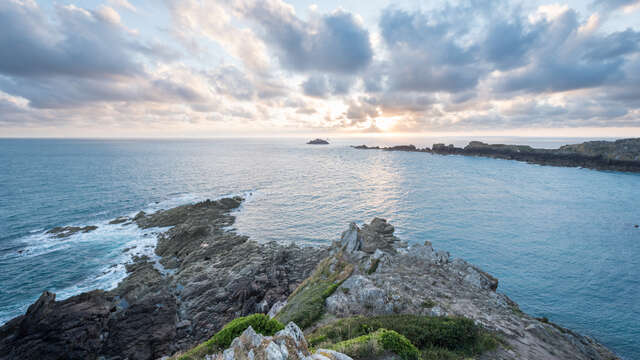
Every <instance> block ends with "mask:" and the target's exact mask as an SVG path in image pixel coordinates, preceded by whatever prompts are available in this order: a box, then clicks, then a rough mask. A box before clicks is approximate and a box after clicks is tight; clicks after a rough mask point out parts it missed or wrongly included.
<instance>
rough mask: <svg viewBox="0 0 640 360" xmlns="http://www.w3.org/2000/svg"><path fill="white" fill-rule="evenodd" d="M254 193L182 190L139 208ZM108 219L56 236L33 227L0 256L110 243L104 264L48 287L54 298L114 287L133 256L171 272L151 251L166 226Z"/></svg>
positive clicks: (149, 209)
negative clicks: (14, 247)
mask: <svg viewBox="0 0 640 360" xmlns="http://www.w3.org/2000/svg"><path fill="white" fill-rule="evenodd" d="M257 194H258V193H257V192H256V191H254V190H248V191H245V192H242V193H235V194H225V195H221V196H218V197H214V198H211V197H206V196H201V195H197V194H190V193H185V194H179V195H178V196H175V197H172V198H169V199H167V200H164V201H160V202H155V203H152V204H149V205H147V206H146V207H144V208H143V209H142V211H144V212H146V213H148V214H150V213H154V212H156V211H159V210H165V209H170V208H174V207H176V206H180V205H186V204H194V203H196V202H199V201H204V200H206V199H211V200H219V199H223V198H227V197H233V196H241V197H243V198H244V199H245V201H252V200H254V199H255V197H256V195H257ZM239 211H240V208H238V209H236V210H235V211H234V213H237V212H239ZM138 212H139V211H134V212H132V213H130V214H128V215H127V216H128V217H129V218H132V217H134V216H135V215H136V214H137V213H138ZM111 220H112V219H109V220H104V221H100V222H97V223H93V224H69V225H67V226H79V227H84V226H87V225H94V226H97V227H98V228H97V229H95V230H93V231H90V232H87V233H83V232H77V233H75V234H73V235H71V236H69V237H65V238H56V237H55V236H54V235H53V234H47V233H46V231H47V230H48V229H47V230H45V229H38V230H34V231H32V232H31V234H30V235H28V236H26V237H25V238H23V239H21V242H22V243H23V244H24V247H23V248H22V249H21V250H20V251H19V252H12V253H7V254H5V255H3V256H2V259H5V258H7V257H33V256H43V255H46V254H49V253H52V252H56V251H70V250H71V249H73V248H74V247H77V246H81V245H86V244H95V245H96V246H105V245H113V248H112V249H109V250H108V251H107V254H106V256H105V257H104V258H105V260H106V261H105V263H104V265H103V266H101V267H100V268H98V269H96V271H95V274H94V275H93V276H88V277H86V278H85V279H83V280H82V281H80V282H79V283H77V284H74V285H72V286H69V287H65V288H61V289H50V290H51V291H54V292H55V293H56V294H57V298H58V299H65V298H68V297H71V296H73V295H77V294H79V293H82V292H85V291H91V290H95V289H103V290H111V289H113V288H115V287H116V286H117V285H118V283H119V282H120V281H122V280H123V279H124V278H125V277H126V276H127V271H126V267H125V265H126V264H128V263H132V262H133V259H134V257H143V256H147V257H148V258H149V259H150V261H152V262H153V263H154V267H155V268H156V269H157V270H158V271H159V272H160V273H161V274H163V275H165V276H170V275H173V274H174V272H175V270H172V269H165V268H164V267H163V266H162V264H160V262H159V260H160V257H159V256H158V255H156V254H155V248H156V245H157V240H158V235H159V234H160V233H162V232H165V231H167V230H168V229H169V227H166V228H149V229H141V228H139V227H138V226H137V224H135V223H134V222H132V221H127V222H125V223H121V224H109V221H111ZM25 309H26V305H25Z"/></svg>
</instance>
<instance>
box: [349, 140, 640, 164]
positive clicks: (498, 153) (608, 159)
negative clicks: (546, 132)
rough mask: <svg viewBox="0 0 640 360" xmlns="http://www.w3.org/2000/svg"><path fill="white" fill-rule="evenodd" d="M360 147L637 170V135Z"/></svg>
mask: <svg viewBox="0 0 640 360" xmlns="http://www.w3.org/2000/svg"><path fill="white" fill-rule="evenodd" d="M352 147H353V148H355V149H360V150H385V151H411V152H428V153H433V154H438V155H466V156H482V157H490V158H496V159H507V160H517V161H524V162H528V163H531V164H539V165H551V166H565V167H583V168H588V169H595V170H612V171H627V172H640V138H635V139H621V140H616V141H587V142H583V143H581V144H573V145H564V146H561V147H560V148H559V149H537V148H533V147H531V146H527V145H504V144H487V143H483V142H480V141H471V142H470V143H469V144H468V145H467V146H465V147H464V148H459V147H455V146H453V145H452V144H449V145H445V144H434V145H433V147H432V148H428V147H425V148H422V149H420V148H417V147H416V146H414V145H398V146H391V147H379V146H373V147H370V146H367V145H359V146H352Z"/></svg>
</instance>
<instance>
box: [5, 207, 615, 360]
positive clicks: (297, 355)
mask: <svg viewBox="0 0 640 360" xmlns="http://www.w3.org/2000/svg"><path fill="white" fill-rule="evenodd" d="M241 203H242V199H241V198H226V199H221V200H217V201H209V200H207V201H204V202H201V203H197V204H193V205H185V206H180V207H176V208H173V209H169V210H164V211H159V212H157V213H154V214H145V213H140V214H138V215H136V216H135V217H134V218H133V219H130V220H128V221H135V222H136V223H137V224H138V226H140V227H142V228H151V227H170V228H169V230H167V231H165V232H163V233H161V234H160V235H159V237H158V244H157V247H156V254H157V256H158V258H157V259H150V258H137V259H135V261H134V262H132V263H130V264H128V265H127V270H128V276H127V277H126V278H125V279H124V280H123V281H122V282H121V283H120V284H119V285H118V286H117V288H115V289H113V290H110V291H102V290H96V291H92V292H88V293H83V294H80V295H77V296H74V297H71V298H69V299H66V300H62V301H56V299H55V294H52V293H49V292H46V291H45V292H44V293H43V294H42V296H41V297H40V298H39V299H38V300H37V301H36V302H35V303H34V304H32V305H31V306H30V307H29V309H28V310H27V312H26V314H24V315H22V316H19V317H17V318H15V319H13V320H11V321H9V322H8V323H6V324H5V325H4V326H2V327H1V328H0V359H62V358H64V359H105V360H106V359H114V360H115V359H160V358H163V357H165V358H166V357H171V358H172V359H181V360H195V359H225V360H227V359H256V360H257V359H306V360H311V359H315V360H327V359H329V360H348V359H393V358H401V359H467V358H476V359H596V360H597V359H617V357H616V356H615V355H614V354H613V353H612V352H611V351H609V350H608V349H606V348H605V347H604V346H602V345H601V344H599V343H598V342H597V341H595V340H594V339H592V338H589V337H586V336H582V335H580V334H577V333H574V332H572V331H570V330H568V329H565V328H563V327H561V326H559V325H556V324H553V323H551V322H549V321H548V320H547V319H537V318H534V317H531V316H529V315H527V314H525V313H523V312H522V311H520V309H519V308H518V305H517V304H516V303H514V302H513V301H512V300H510V299H509V298H508V297H507V296H506V295H504V294H501V293H499V292H497V291H496V290H497V287H498V280H497V279H496V278H494V277H493V276H491V275H489V274H488V273H486V272H484V271H482V270H481V269H479V268H477V267H475V266H474V265H472V264H469V263H467V262H465V261H464V260H462V259H454V258H452V257H451V256H450V255H449V254H448V253H447V252H444V251H436V250H434V249H433V247H432V246H431V244H430V243H429V242H425V243H424V244H422V245H409V244H408V243H407V242H405V241H402V240H400V239H398V238H397V237H396V236H394V230H395V229H394V227H393V226H392V225H391V224H389V223H388V222H387V221H385V220H383V219H378V218H376V219H373V221H372V222H371V223H369V224H365V225H363V226H357V225H356V224H355V223H351V224H350V225H349V226H348V228H347V230H346V231H345V232H344V233H343V234H342V235H341V237H340V238H339V240H336V241H334V242H333V243H332V244H331V246H329V247H298V246H296V245H281V244H277V243H274V242H271V243H265V244H259V243H257V242H255V241H252V240H250V239H248V238H247V237H245V236H241V235H238V234H236V233H235V232H234V231H233V230H231V229H230V226H232V225H233V223H234V220H235V219H234V217H233V215H232V213H231V212H232V211H233V210H234V209H237V208H238V207H239V206H240V204H241Z"/></svg>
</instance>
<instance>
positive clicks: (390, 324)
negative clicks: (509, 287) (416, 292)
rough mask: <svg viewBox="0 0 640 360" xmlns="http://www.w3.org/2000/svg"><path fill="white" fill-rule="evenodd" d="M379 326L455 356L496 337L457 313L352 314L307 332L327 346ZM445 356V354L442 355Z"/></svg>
mask: <svg viewBox="0 0 640 360" xmlns="http://www.w3.org/2000/svg"><path fill="white" fill-rule="evenodd" d="M379 329H387V330H393V331H395V332H397V333H399V334H401V335H402V336H404V337H405V338H407V339H408V340H409V341H410V342H411V343H412V344H413V345H415V346H416V347H417V348H418V349H420V350H422V351H423V354H424V352H425V351H426V352H427V355H428V354H429V353H431V354H436V355H437V354H438V353H450V355H451V354H453V355H456V356H457V358H461V357H464V356H474V355H477V354H480V353H482V352H485V351H488V350H492V349H495V348H496V347H497V345H498V342H497V340H496V338H495V337H494V336H493V335H492V334H490V333H489V332H487V331H486V330H484V329H482V328H481V327H479V326H477V325H475V324H474V322H473V321H472V320H470V319H466V318H461V317H430V316H419V315H383V316H376V317H363V316H356V317H351V318H346V319H341V320H337V321H335V322H333V323H330V324H328V325H325V326H323V327H320V328H318V329H316V330H315V331H314V332H313V333H311V334H309V341H310V342H311V343H312V344H314V346H318V347H322V346H330V345H331V344H337V343H340V342H343V341H346V340H349V339H353V338H357V337H360V336H363V335H368V334H371V333H373V332H375V331H377V330H379ZM445 359H446V357H445Z"/></svg>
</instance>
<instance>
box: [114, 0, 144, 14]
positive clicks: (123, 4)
mask: <svg viewBox="0 0 640 360" xmlns="http://www.w3.org/2000/svg"><path fill="white" fill-rule="evenodd" d="M109 4H111V5H112V6H115V7H120V8H123V9H126V10H129V11H131V12H134V13H137V12H138V9H136V7H135V6H133V5H131V3H130V2H129V1H127V0H109Z"/></svg>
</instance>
